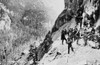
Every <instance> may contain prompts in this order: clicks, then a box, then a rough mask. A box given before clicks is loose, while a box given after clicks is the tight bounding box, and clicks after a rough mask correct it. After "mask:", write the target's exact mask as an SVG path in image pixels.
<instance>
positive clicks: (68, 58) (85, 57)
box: [39, 38, 100, 65]
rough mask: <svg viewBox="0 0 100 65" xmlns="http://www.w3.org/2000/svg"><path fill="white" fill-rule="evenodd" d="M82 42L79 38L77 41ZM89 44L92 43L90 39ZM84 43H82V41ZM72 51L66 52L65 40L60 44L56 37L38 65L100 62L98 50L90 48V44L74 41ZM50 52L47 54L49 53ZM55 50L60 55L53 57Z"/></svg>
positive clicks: (81, 64) (79, 64)
mask: <svg viewBox="0 0 100 65" xmlns="http://www.w3.org/2000/svg"><path fill="white" fill-rule="evenodd" d="M82 42H84V40H83V39H80V40H79V43H82ZM88 42H90V43H91V44H94V43H93V42H91V41H88ZM83 44H84V43H83ZM73 47H74V51H75V52H72V51H71V53H70V54H68V53H67V52H68V49H67V48H68V47H67V44H66V42H64V45H62V42H61V40H60V38H59V39H57V40H56V41H55V42H54V43H53V45H52V48H51V50H50V51H49V52H48V53H47V54H45V56H44V57H43V59H42V60H41V61H40V62H39V65H85V64H89V63H90V65H91V63H92V64H93V63H95V60H98V62H100V50H97V49H92V48H91V47H90V46H88V45H87V46H83V45H81V46H78V45H77V44H76V41H75V42H73ZM50 52H51V53H52V54H51V55H49V53H50ZM56 52H60V53H61V55H58V56H57V57H56V59H54V57H55V55H56Z"/></svg>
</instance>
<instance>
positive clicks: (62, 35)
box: [61, 30, 67, 45]
mask: <svg viewBox="0 0 100 65" xmlns="http://www.w3.org/2000/svg"><path fill="white" fill-rule="evenodd" d="M65 35H66V30H62V32H61V40H62V45H63V43H64V40H65V41H67V39H66V37H65Z"/></svg>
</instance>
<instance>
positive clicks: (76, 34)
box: [61, 6, 100, 54]
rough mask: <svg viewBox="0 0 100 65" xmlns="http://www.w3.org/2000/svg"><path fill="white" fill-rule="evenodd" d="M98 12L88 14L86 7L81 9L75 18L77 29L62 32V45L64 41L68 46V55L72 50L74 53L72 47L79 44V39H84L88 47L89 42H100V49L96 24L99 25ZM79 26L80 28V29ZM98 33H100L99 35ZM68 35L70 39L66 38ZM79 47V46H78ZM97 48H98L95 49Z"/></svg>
mask: <svg viewBox="0 0 100 65" xmlns="http://www.w3.org/2000/svg"><path fill="white" fill-rule="evenodd" d="M96 12H98V10H97V11H95V12H92V14H88V13H86V11H85V10H84V6H81V7H79V10H77V15H76V16H75V21H76V26H75V28H69V29H68V30H66V29H65V30H62V32H61V40H62V44H64V41H66V43H67V44H68V54H69V53H70V49H71V50H72V51H74V49H73V47H72V43H73V42H74V41H75V40H77V44H78V41H79V39H82V38H83V39H84V42H85V43H84V46H86V45H87V41H88V40H90V41H93V42H98V43H99V45H98V49H100V41H99V40H100V33H99V31H100V30H99V29H98V30H97V28H96V25H95V23H97V19H98V16H96V15H97V13H96ZM78 26H79V27H78ZM96 33H99V35H97V34H96ZM66 35H67V36H68V38H66ZM78 45H79V44H78ZM95 48H96V47H95Z"/></svg>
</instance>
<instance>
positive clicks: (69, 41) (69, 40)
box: [67, 38, 74, 54]
mask: <svg viewBox="0 0 100 65" xmlns="http://www.w3.org/2000/svg"><path fill="white" fill-rule="evenodd" d="M72 42H73V41H72V39H70V38H68V41H67V43H68V54H69V53H70V49H71V50H72V51H73V52H74V49H73V47H72Z"/></svg>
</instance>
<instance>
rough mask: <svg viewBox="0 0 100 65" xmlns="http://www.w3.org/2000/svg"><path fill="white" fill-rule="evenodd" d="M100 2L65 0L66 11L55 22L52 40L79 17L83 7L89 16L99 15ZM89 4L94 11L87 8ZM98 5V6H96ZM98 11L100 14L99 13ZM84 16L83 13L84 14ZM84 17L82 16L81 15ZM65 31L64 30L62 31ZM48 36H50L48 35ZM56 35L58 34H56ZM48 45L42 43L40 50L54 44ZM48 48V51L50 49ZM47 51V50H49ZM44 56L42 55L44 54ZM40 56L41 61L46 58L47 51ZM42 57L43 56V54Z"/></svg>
mask: <svg viewBox="0 0 100 65" xmlns="http://www.w3.org/2000/svg"><path fill="white" fill-rule="evenodd" d="M99 2H100V1H99V0H98V1H97V2H95V0H89V1H86V0H84V1H83V0H82V1H80V0H72V1H71V2H70V0H65V9H64V10H63V12H62V13H61V14H60V15H59V16H58V18H57V19H56V21H55V24H54V26H53V28H52V30H51V37H52V39H53V34H54V33H55V32H57V31H58V30H59V29H60V28H61V27H62V26H63V25H64V24H65V23H69V22H70V20H71V19H73V18H74V17H77V15H79V12H78V10H79V9H81V7H83V8H84V9H83V10H84V11H85V12H86V13H87V14H88V15H89V16H91V15H92V13H94V12H95V13H98V14H100V11H99V10H100V8H99V7H100V4H99ZM93 3H95V5H94V4H93ZM89 4H91V7H94V10H91V8H87V6H88V5H89ZM96 4H97V5H96ZM95 8H97V10H95ZM87 9H90V10H87ZM97 11H98V12H97ZM89 13H91V14H89ZM82 14H83V13H82ZM98 14H95V16H96V17H95V18H96V21H95V23H96V22H97V19H98V18H99V15H98ZM81 16H82V15H81ZM91 23H93V22H91ZM62 30H63V29H62ZM47 35H48V34H47ZM55 35H56V34H55ZM47 38H48V37H45V39H44V41H45V40H46V39H47ZM49 40H51V38H49ZM47 43H49V42H46V43H44V42H43V43H41V45H40V46H39V49H41V48H42V46H43V48H42V49H45V47H44V46H45V45H47V46H48V47H49V48H50V46H51V45H52V43H49V45H48V44H47ZM49 48H48V49H49ZM48 49H47V50H48ZM41 52H42V53H43V54H42V53H41ZM38 53H39V55H38V57H39V56H40V57H39V58H38V59H39V60H40V59H42V57H43V56H44V54H45V50H40V51H39V52H38ZM40 53H41V54H42V55H41V54H40Z"/></svg>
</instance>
